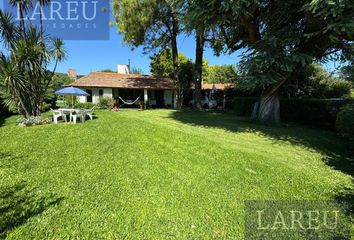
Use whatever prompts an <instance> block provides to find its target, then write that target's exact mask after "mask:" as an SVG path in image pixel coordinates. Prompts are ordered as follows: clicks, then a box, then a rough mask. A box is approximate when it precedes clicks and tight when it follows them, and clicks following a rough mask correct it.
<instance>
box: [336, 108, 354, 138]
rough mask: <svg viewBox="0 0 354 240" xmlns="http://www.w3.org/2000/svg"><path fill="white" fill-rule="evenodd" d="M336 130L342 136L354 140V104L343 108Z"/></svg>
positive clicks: (339, 114) (338, 117)
mask: <svg viewBox="0 0 354 240" xmlns="http://www.w3.org/2000/svg"><path fill="white" fill-rule="evenodd" d="M336 129H337V132H338V134H339V135H340V136H342V137H345V138H348V139H351V140H354V104H349V105H347V106H345V107H343V108H342V110H341V111H340V112H339V113H338V115H337V122H336Z"/></svg>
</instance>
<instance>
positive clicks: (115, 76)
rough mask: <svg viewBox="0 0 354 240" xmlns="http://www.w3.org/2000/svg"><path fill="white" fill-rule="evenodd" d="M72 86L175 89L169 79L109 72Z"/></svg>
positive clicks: (87, 78) (79, 80)
mask: <svg viewBox="0 0 354 240" xmlns="http://www.w3.org/2000/svg"><path fill="white" fill-rule="evenodd" d="M70 86H74V87H102V88H129V89H175V85H174V82H173V81H172V80H171V79H168V78H163V77H158V76H147V75H136V74H119V73H107V72H92V73H90V74H89V75H87V76H84V77H82V78H80V79H78V80H76V81H75V82H73V83H71V84H70Z"/></svg>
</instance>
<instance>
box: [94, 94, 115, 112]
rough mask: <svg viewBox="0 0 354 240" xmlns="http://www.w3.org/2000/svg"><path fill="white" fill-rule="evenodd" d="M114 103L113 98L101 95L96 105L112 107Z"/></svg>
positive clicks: (105, 107) (104, 107) (102, 107)
mask: <svg viewBox="0 0 354 240" xmlns="http://www.w3.org/2000/svg"><path fill="white" fill-rule="evenodd" d="M113 105H114V99H113V98H108V97H101V98H99V100H98V104H97V107H98V108H101V109H112V108H113Z"/></svg>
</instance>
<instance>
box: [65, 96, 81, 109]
mask: <svg viewBox="0 0 354 240" xmlns="http://www.w3.org/2000/svg"><path fill="white" fill-rule="evenodd" d="M76 103H78V97H76V96H73V97H72V96H65V106H67V107H71V106H72V104H74V106H75V104H76Z"/></svg>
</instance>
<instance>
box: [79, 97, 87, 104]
mask: <svg viewBox="0 0 354 240" xmlns="http://www.w3.org/2000/svg"><path fill="white" fill-rule="evenodd" d="M78 101H79V103H86V102H87V97H86V96H79V97H78Z"/></svg>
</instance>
